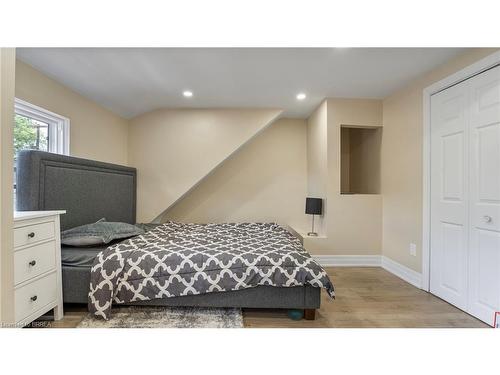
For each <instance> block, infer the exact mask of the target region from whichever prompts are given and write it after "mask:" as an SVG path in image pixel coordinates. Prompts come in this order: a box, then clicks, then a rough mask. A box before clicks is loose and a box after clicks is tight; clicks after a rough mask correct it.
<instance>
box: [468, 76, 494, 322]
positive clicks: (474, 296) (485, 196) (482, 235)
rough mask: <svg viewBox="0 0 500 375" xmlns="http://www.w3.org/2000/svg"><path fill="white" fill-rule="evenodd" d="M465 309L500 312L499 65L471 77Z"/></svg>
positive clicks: (486, 317)
mask: <svg viewBox="0 0 500 375" xmlns="http://www.w3.org/2000/svg"><path fill="white" fill-rule="evenodd" d="M470 96H471V105H470V113H469V116H470V133H471V134H470V135H471V136H470V141H471V142H470V171H471V173H470V177H471V178H470V211H471V213H470V216H471V228H470V229H471V230H470V245H469V262H470V267H469V297H470V298H469V309H468V311H469V312H470V313H471V314H472V315H474V316H476V317H477V318H479V319H481V320H483V321H485V322H486V323H489V324H493V319H494V313H495V311H500V67H497V68H494V69H491V70H489V71H486V72H485V73H482V74H480V75H478V76H476V77H474V78H472V79H471V80H470Z"/></svg>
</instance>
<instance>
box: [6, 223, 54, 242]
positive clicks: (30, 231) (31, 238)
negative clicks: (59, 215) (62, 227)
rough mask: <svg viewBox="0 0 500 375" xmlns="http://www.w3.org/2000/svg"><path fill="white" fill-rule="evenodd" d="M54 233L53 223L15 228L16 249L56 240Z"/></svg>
mask: <svg viewBox="0 0 500 375" xmlns="http://www.w3.org/2000/svg"><path fill="white" fill-rule="evenodd" d="M54 233H55V231H54V222H53V221H50V222H47V223H40V224H33V225H28V226H25V227H20V228H14V247H19V246H24V245H29V244H30V243H35V242H39V241H43V240H48V239H50V238H54Z"/></svg>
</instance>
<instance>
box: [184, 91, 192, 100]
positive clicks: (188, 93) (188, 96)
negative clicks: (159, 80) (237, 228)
mask: <svg viewBox="0 0 500 375" xmlns="http://www.w3.org/2000/svg"><path fill="white" fill-rule="evenodd" d="M182 95H184V96H185V97H186V98H190V97H192V96H193V92H192V91H189V90H186V91H184V92H183V93H182Z"/></svg>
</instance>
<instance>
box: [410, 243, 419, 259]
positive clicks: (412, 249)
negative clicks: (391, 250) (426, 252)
mask: <svg viewBox="0 0 500 375" xmlns="http://www.w3.org/2000/svg"><path fill="white" fill-rule="evenodd" d="M410 255H412V256H414V257H416V256H417V245H415V244H414V243H411V244H410Z"/></svg>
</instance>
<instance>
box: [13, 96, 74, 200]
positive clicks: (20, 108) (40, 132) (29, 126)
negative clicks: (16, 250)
mask: <svg viewBox="0 0 500 375" xmlns="http://www.w3.org/2000/svg"><path fill="white" fill-rule="evenodd" d="M14 111H15V115H14V207H16V206H15V199H16V190H15V189H16V186H15V183H16V159H17V154H18V152H19V151H21V150H40V151H48V152H53V153H56V154H63V155H69V119H67V118H66V117H62V116H59V115H57V114H55V113H52V112H50V111H47V110H46V109H43V108H40V107H37V106H36V105H33V104H30V103H28V102H25V101H23V100H20V99H17V98H16V100H15V110H14Z"/></svg>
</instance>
